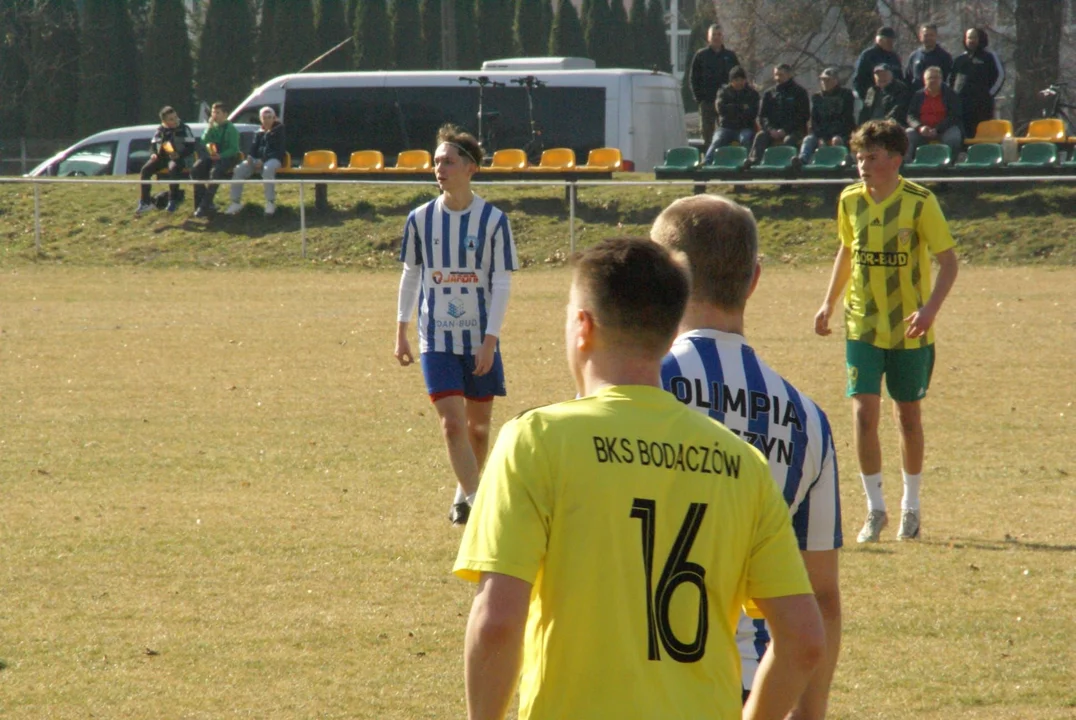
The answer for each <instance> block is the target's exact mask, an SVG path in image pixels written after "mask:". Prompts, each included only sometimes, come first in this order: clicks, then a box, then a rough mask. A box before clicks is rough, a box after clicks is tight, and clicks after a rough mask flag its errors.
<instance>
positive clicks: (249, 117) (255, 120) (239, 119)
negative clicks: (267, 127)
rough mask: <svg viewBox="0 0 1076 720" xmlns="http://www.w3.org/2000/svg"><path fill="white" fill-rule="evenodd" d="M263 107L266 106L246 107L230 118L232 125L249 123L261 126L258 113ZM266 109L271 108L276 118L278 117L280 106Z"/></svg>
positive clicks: (271, 105)
mask: <svg viewBox="0 0 1076 720" xmlns="http://www.w3.org/2000/svg"><path fill="white" fill-rule="evenodd" d="M263 107H267V106H266V105H248V106H247V107H245V108H243V109H242V110H240V111H239V112H237V113H235V115H234V116H233V117H232V118H231V120H232V122H234V123H251V124H252V125H261V124H262V119H261V115H260V114H259V113H261V110H262V108H263ZM268 107H271V108H273V112H275V113H276V116H277V117H280V106H279V105H273V104H270V105H268Z"/></svg>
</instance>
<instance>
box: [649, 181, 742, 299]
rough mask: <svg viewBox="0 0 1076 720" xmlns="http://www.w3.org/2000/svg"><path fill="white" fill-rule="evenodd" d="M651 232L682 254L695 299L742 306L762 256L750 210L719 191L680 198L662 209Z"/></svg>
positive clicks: (654, 238)
mask: <svg viewBox="0 0 1076 720" xmlns="http://www.w3.org/2000/svg"><path fill="white" fill-rule="evenodd" d="M650 238H651V239H652V240H653V241H654V242H656V243H658V244H659V245H661V246H663V247H665V248H667V249H669V250H671V251H672V252H674V253H682V254H683V255H684V257H685V258H686V260H687V262H688V264H689V266H690V271H691V297H692V299H693V300H695V301H697V302H704V303H709V304H711V305H717V306H718V307H721V308H725V309H728V310H742V309H743V307H744V305H745V304H746V303H747V296H748V295H749V294H750V292H751V282H752V280H753V278H754V274H755V265H756V264H757V262H758V225H757V224H756V223H755V216H754V215H753V214H752V213H751V211H750V210H748V209H747V208H745V207H744V206H743V205H740V204H739V203H737V202H734V201H732V200H730V199H728V198H726V197H721V196H720V195H694V196H691V197H686V198H681V199H680V200H677V201H676V202H674V203H673V204H672V205H670V206H669V207H667V208H665V210H664V211H663V212H662V213H661V215H658V219H657V220H655V221H654V225H653V227H652V228H650Z"/></svg>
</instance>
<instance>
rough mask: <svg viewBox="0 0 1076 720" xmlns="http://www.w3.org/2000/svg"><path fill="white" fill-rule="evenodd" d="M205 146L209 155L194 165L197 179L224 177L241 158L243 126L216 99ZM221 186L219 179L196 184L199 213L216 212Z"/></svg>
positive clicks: (196, 205)
mask: <svg viewBox="0 0 1076 720" xmlns="http://www.w3.org/2000/svg"><path fill="white" fill-rule="evenodd" d="M202 146H203V147H204V148H205V150H206V153H207V155H206V157H203V158H200V159H199V160H198V162H196V163H194V167H193V168H191V178H192V179H193V180H209V179H212V180H221V179H223V178H225V177H227V175H228V173H230V172H231V171H232V169H233V168H234V167H235V166H236V163H238V162H239V130H238V129H237V128H236V127H235V125H233V124H232V122H231V121H230V120H229V119H228V113H227V111H226V110H225V109H224V103H219V102H217V103H213V108H212V110H211V112H210V116H209V126H208V127H207V128H206V129H205V132H203V133H202ZM218 187H219V185H217V184H216V183H209V184H201V183H199V184H196V185H195V186H194V205H195V209H194V215H195V217H207V216H208V215H210V214H212V213H214V212H216V206H215V205H214V204H213V198H214V196H216V194H217V188H218Z"/></svg>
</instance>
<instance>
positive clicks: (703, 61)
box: [689, 25, 740, 143]
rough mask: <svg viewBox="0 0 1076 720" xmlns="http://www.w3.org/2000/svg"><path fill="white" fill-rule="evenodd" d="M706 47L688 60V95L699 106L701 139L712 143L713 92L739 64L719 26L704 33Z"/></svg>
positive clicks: (714, 110)
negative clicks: (693, 98) (689, 70)
mask: <svg viewBox="0 0 1076 720" xmlns="http://www.w3.org/2000/svg"><path fill="white" fill-rule="evenodd" d="M706 41H707V43H708V45H707V46H706V47H704V48H703V49H702V50H699V51H698V52H697V53H695V57H694V58H692V59H691V74H690V77H689V80H690V82H691V94H692V95H693V96H694V97H695V102H697V103H698V104H699V118H700V120H701V121H702V140H703V142H706V143H708V142H710V141H712V140H713V135H714V129H715V125H716V124H717V109H716V108H715V107H714V102H715V100H716V99H717V91H718V90H719V89H720V88H721V87H722V86H723V85H725V84H727V83H728V81H729V72H730V71H731V70H732V68H734V67H736V66H737V65H739V64H740V61H739V60H738V59H737V58H736V53H734V52H732V51H731V50H729V49H728V48H726V47H725V36H724V35H723V34H722V32H721V26H720V25H711V26H710V29H709V30H708V31H707V33H706Z"/></svg>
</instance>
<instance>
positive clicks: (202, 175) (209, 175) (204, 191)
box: [191, 155, 239, 208]
mask: <svg viewBox="0 0 1076 720" xmlns="http://www.w3.org/2000/svg"><path fill="white" fill-rule="evenodd" d="M238 164H239V156H238V155H235V156H232V157H227V158H224V157H222V158H220V159H219V160H213V159H212V158H209V157H204V158H201V159H199V160H198V162H196V163H194V167H192V168H191V179H192V180H223V179H224V178H226V177H227V176H228V173H230V172H231V171H232V170H234V169H235V166H236V165H238ZM219 187H220V185H217V184H216V183H208V184H206V185H203V184H201V183H199V184H197V185H195V186H194V207H195V208H198V207H201V206H202V205H203V204H204V205H206V206H207V207H208V206H210V205H212V204H213V198H214V197H215V196H216V194H217V188H219Z"/></svg>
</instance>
